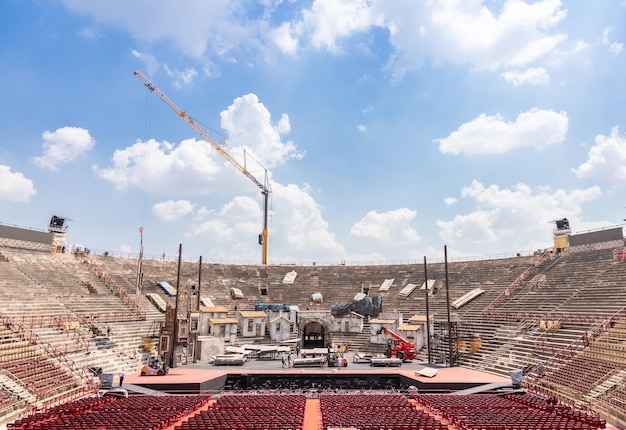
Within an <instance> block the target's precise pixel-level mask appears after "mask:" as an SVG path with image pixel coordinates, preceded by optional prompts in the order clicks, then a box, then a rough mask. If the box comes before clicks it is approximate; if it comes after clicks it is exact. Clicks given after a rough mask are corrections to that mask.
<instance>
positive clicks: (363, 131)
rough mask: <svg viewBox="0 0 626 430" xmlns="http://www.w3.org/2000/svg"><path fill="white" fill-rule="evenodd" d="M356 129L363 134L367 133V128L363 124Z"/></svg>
mask: <svg viewBox="0 0 626 430" xmlns="http://www.w3.org/2000/svg"><path fill="white" fill-rule="evenodd" d="M356 129H357V130H358V131H360V132H361V133H365V132H366V131H367V126H366V125H363V124H359V125H357V126H356Z"/></svg>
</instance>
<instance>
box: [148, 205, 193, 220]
mask: <svg viewBox="0 0 626 430" xmlns="http://www.w3.org/2000/svg"><path fill="white" fill-rule="evenodd" d="M193 208H194V205H193V204H192V203H191V202H190V201H188V200H177V201H174V200H168V201H165V202H159V203H156V204H155V205H153V206H152V213H153V214H154V216H156V217H157V218H158V219H160V220H163V221H176V220H178V219H180V218H182V217H184V216H185V215H187V214H189V213H191V212H192V211H193Z"/></svg>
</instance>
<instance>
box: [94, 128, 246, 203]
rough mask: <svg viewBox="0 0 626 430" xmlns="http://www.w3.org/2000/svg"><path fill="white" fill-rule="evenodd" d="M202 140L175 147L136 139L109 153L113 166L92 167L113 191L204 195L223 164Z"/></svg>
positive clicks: (219, 172) (213, 184) (167, 143)
mask: <svg viewBox="0 0 626 430" xmlns="http://www.w3.org/2000/svg"><path fill="white" fill-rule="evenodd" d="M216 157H219V155H218V154H217V153H216V151H215V150H214V149H213V148H212V147H211V146H210V145H209V144H208V143H207V142H205V141H203V140H195V139H188V140H183V141H182V142H181V143H180V145H178V146H177V147H175V146H174V145H172V144H170V143H169V142H162V143H161V142H157V141H155V140H154V139H150V140H148V141H147V142H142V141H140V140H138V141H137V142H136V143H135V144H134V145H132V146H129V147H127V148H124V149H118V150H116V151H115V152H114V153H113V158H112V162H113V166H112V167H110V168H103V169H101V168H99V167H98V166H97V165H94V166H93V168H92V169H93V171H94V173H95V174H96V175H98V176H99V177H101V178H102V179H105V180H107V181H109V182H111V183H112V184H114V185H115V186H116V187H117V188H120V189H122V188H126V187H128V186H136V187H138V188H141V189H144V190H146V191H149V192H151V193H155V194H166V195H167V194H177V195H180V194H186V195H190V194H208V193H209V192H210V191H212V190H213V188H215V183H216V181H217V179H218V177H219V175H220V174H222V175H224V173H223V171H224V170H225V169H224V168H223V163H224V162H223V161H222V160H219V161H220V162H222V164H220V163H219V162H218V161H216ZM233 170H234V169H233Z"/></svg>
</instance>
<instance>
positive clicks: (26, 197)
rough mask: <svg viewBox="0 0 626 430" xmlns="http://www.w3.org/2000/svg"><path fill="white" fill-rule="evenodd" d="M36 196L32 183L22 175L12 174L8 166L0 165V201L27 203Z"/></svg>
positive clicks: (18, 173)
mask: <svg viewBox="0 0 626 430" xmlns="http://www.w3.org/2000/svg"><path fill="white" fill-rule="evenodd" d="M36 194H37V190H36V189H35V186H34V185H33V181H31V180H30V179H28V178H26V177H24V174H23V173H20V172H12V171H11V168H10V167H9V166H5V165H3V164H0V200H6V201H9V202H15V203H28V202H30V199H31V198H32V197H34V196H35V195H36Z"/></svg>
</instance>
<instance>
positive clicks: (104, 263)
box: [0, 228, 626, 430]
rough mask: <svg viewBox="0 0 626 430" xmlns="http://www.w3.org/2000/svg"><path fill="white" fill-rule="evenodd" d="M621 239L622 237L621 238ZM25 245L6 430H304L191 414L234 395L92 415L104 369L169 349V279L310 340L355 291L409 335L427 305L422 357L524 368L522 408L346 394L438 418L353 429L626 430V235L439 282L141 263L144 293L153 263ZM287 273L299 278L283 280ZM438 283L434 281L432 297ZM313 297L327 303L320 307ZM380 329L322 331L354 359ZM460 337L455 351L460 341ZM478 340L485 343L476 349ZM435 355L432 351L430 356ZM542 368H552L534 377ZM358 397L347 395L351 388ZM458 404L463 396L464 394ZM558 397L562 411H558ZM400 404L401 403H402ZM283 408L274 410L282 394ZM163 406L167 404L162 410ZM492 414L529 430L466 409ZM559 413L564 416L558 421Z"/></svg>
mask: <svg viewBox="0 0 626 430" xmlns="http://www.w3.org/2000/svg"><path fill="white" fill-rule="evenodd" d="M619 230H620V232H621V228H619ZM22 245H25V244H23V243H22V244H16V243H14V242H11V243H9V244H7V243H4V245H3V246H2V247H0V274H1V276H0V299H1V300H0V318H1V319H2V322H1V324H0V423H4V424H3V426H4V427H5V428H15V429H17V428H42V429H43V428H66V429H67V428H172V429H174V428H176V429H193V428H197V429H203V428H204V429H211V428H241V429H244V428H254V429H256V428H259V429H306V426H304V425H303V424H302V418H299V419H300V421H298V419H296V421H295V422H293V420H291V419H290V420H289V423H287V420H286V419H284V418H276V419H275V421H276V422H274V423H272V422H271V421H268V422H266V423H264V424H263V425H260V424H259V421H258V420H257V421H256V423H251V424H241V423H237V424H235V421H232V420H233V418H232V417H231V418H229V424H223V425H222V426H221V427H220V425H221V424H218V421H220V419H219V418H213V421H211V424H207V423H208V422H209V421H210V420H209V421H207V420H208V419H207V420H205V422H204V424H202V425H201V424H198V420H195V421H194V420H192V419H190V418H189V417H191V416H195V415H194V414H196V412H194V411H200V410H203V411H206V410H209V411H212V410H213V409H212V408H215V410H214V411H213V412H216V411H217V410H221V411H222V413H223V411H226V410H229V411H230V410H232V409H233V408H236V407H235V406H227V405H226V404H224V402H226V400H225V399H226V398H227V396H225V397H219V395H218V394H216V393H213V394H206V393H198V395H196V396H172V397H176V400H172V401H171V402H170V403H168V404H171V405H173V404H174V403H176V405H178V403H180V405H181V406H180V407H179V408H178V406H176V407H174V406H172V407H171V411H170V412H171V413H170V415H167V416H166V417H165V418H162V419H160V421H159V420H157V422H150V423H146V424H133V425H130V424H125V423H124V422H123V421H120V422H118V421H115V420H114V419H113V418H111V417H110V416H109V418H107V419H108V420H109V421H108V422H109V424H92V423H96V422H97V420H96V414H95V411H96V410H99V409H98V408H104V407H105V404H109V403H111V402H112V401H114V400H115V399H111V398H100V397H98V396H96V393H97V392H98V389H99V388H100V387H99V384H100V379H99V377H98V375H96V374H94V372H93V369H102V370H104V372H105V373H113V374H117V373H118V372H119V371H120V370H122V369H123V370H125V372H126V373H133V372H139V371H140V369H141V367H142V365H143V363H144V362H145V360H146V359H147V358H148V357H149V356H154V355H155V354H158V353H159V352H160V348H162V345H159V341H160V335H161V334H162V333H163V328H164V327H165V326H167V321H166V320H167V312H162V310H160V309H159V308H158V307H157V306H156V305H155V302H154V301H150V300H148V298H147V297H148V295H153V297H154V295H156V296H158V297H159V298H160V300H162V302H164V303H165V304H166V305H167V308H168V309H173V308H175V307H176V306H177V303H176V302H177V301H178V300H179V299H180V297H179V295H174V296H172V295H169V294H167V292H166V291H164V289H163V288H162V286H161V285H160V283H162V282H163V281H166V282H168V283H169V284H170V285H178V286H179V289H181V290H184V289H185V288H187V290H186V291H188V292H190V291H192V290H193V289H194V288H195V286H196V285H198V286H199V288H198V290H199V292H200V296H201V298H202V299H205V301H203V302H204V303H210V305H208V306H203V307H200V308H199V309H196V310H197V311H198V312H199V313H201V312H203V311H206V312H210V311H211V309H212V308H216V309H217V308H219V309H223V310H224V313H225V315H223V317H224V318H227V319H229V321H235V322H237V321H241V315H242V313H245V312H249V311H255V310H256V309H257V308H258V304H259V303H261V304H289V305H292V306H294V307H295V308H294V309H297V310H298V312H297V315H296V320H295V321H294V324H293V326H292V327H291V328H290V331H291V333H290V334H291V337H293V338H296V339H300V340H303V339H304V336H305V327H306V325H307V324H308V323H310V321H313V320H315V321H324V318H332V314H331V305H333V304H345V303H351V302H354V300H355V296H356V295H360V297H361V298H362V297H365V298H367V297H375V296H378V295H380V294H382V295H383V302H382V306H383V314H384V315H385V317H386V318H392V319H393V320H394V321H396V322H397V323H398V324H397V326H396V328H397V327H398V326H401V324H402V322H403V321H405V322H406V321H409V320H410V319H411V318H415V317H416V316H420V315H421V316H424V315H426V307H427V306H428V309H429V312H428V314H429V315H428V318H427V320H430V323H431V324H432V326H431V331H430V334H431V339H430V340H431V341H432V345H431V342H428V343H424V344H423V345H421V344H420V346H421V349H420V350H419V351H418V358H417V361H419V362H424V363H430V362H432V363H433V364H434V365H438V366H440V367H446V366H450V365H452V366H455V367H460V368H468V369H475V370H479V371H481V372H486V373H489V374H494V375H500V376H504V377H509V375H510V372H511V371H515V370H520V369H521V370H522V371H523V373H524V378H523V382H522V386H521V388H522V389H523V391H524V394H523V395H520V396H517V397H516V398H515V405H517V406H510V405H509V404H508V403H507V404H506V405H502V406H496V405H497V404H499V402H500V401H503V402H504V401H505V397H506V398H507V399H508V397H511V396H503V395H498V396H496V397H493V398H488V397H485V396H488V395H489V394H481V395H475V396H458V397H456V399H455V403H454V404H452V405H451V404H450V403H449V401H448V400H445V399H443V398H438V397H437V396H435V397H429V395H427V394H423V395H422V394H419V393H407V392H404V393H402V394H399V393H397V392H394V393H385V394H380V399H379V401H378V403H373V404H370V405H369V406H367V407H366V406H350V405H351V400H350V399H351V397H348V398H341V404H342V405H344V406H342V409H343V408H345V409H346V412H347V411H348V410H351V412H352V413H356V415H357V416H363V414H365V412H364V411H365V410H368V408H369V409H372V408H373V409H377V408H378V410H379V413H382V412H380V411H383V410H390V411H391V412H390V414H393V415H394V416H396V418H395V419H397V416H398V415H399V414H400V415H402V414H405V412H402V413H400V412H398V411H399V410H401V411H405V410H406V408H407V405H408V408H409V409H410V410H411V411H414V410H419V411H421V412H420V413H422V414H426V413H428V417H430V418H432V420H431V421H432V422H431V421H428V424H423V423H421V421H415V418H414V421H412V424H409V421H404V422H402V423H397V424H392V421H393V420H392V418H388V422H387V423H386V424H384V425H383V424H372V423H373V421H372V419H370V420H369V422H367V423H363V422H360V423H356V418H354V419H353V420H354V421H355V422H354V423H353V424H354V425H352V427H349V426H348V425H347V424H350V423H349V422H347V421H349V419H347V418H345V420H346V421H344V424H343V425H342V428H359V429H374V428H375V429H376V430H379V429H383V428H384V429H410V428H444V427H445V428H448V429H460V428H494V429H495V428H519V429H522V428H604V427H605V426H611V425H613V426H615V427H616V428H624V427H625V426H626V415H625V412H624V411H625V410H626V388H625V385H624V380H625V378H626V265H625V264H626V263H624V261H623V260H624V257H625V256H626V248H625V246H624V240H623V237H622V239H621V241H615V240H612V241H602V240H599V241H598V242H595V243H587V244H586V245H585V246H581V247H579V248H575V247H569V248H565V249H559V250H557V251H555V250H550V251H546V252H541V253H533V254H532V255H519V256H514V257H510V258H498V259H489V260H479V259H477V260H474V261H462V262H457V261H452V262H446V263H443V262H442V263H429V264H428V266H427V268H426V269H427V278H428V279H426V277H425V272H426V271H425V267H424V265H423V264H419V263H416V264H401V265H400V264H399V265H394V264H389V265H368V266H352V265H332V266H324V265H310V266H296V265H267V266H261V265H234V264H215V263H203V264H202V265H201V266H200V265H199V264H198V263H197V262H178V261H167V260H160V259H159V260H147V259H143V260H142V261H141V273H142V280H141V292H140V294H137V279H138V267H139V263H140V262H139V261H138V260H137V259H136V258H120V257H113V256H109V255H94V254H93V253H92V254H86V253H83V252H81V253H51V252H50V250H45V249H43V250H42V249H35V247H32V246H22ZM26 245H27V244H26ZM290 274H291V275H290ZM289 276H291V278H290V281H289V282H285V279H286V277H289ZM431 280H432V281H433V284H432V285H433V287H432V288H426V287H427V286H429V285H430V283H429V282H430V281H431ZM390 281H391V282H390ZM427 281H428V282H427ZM407 286H412V287H414V288H407ZM190 288H191V289H190ZM478 289H479V291H480V294H477V295H473V296H472V298H471V300H469V301H466V302H463V303H460V302H456V303H457V306H455V307H453V308H452V309H451V307H450V306H449V303H452V302H455V301H457V300H459V299H461V298H463V297H468V296H467V294H469V293H472V292H474V291H477V290H478ZM233 292H236V293H237V295H235V294H233ZM316 295H319V296H321V297H323V300H317V299H316ZM320 315H322V317H320ZM374 322H375V321H374V319H368V318H365V319H364V320H363V324H362V326H360V328H361V330H360V331H359V332H355V331H354V330H342V329H332V327H331V326H330V325H326V326H324V324H322V326H323V327H322V328H323V329H324V332H325V333H324V335H325V338H324V341H323V342H324V344H332V345H335V344H339V345H349V350H350V351H363V350H366V349H368V348H371V347H372V339H373V337H375V336H373V334H372V331H371V325H373V324H374ZM203 327H204V326H201V328H200V331H202V330H204V328H203ZM452 327H454V331H452ZM238 330H241V326H239V327H238ZM453 333H454V342H450V338H451V336H452V334H453ZM239 335H241V333H239ZM198 336H203V337H204V338H205V340H207V339H210V338H212V337H213V338H219V337H220V335H219V333H217V334H216V333H214V334H213V336H212V335H211V333H199V334H198ZM438 336H440V338H439V341H442V339H444V338H447V339H448V342H444V343H443V344H441V343H437V337H438ZM476 339H479V343H478V344H472V341H473V340H476ZM444 340H445V339H444ZM227 343H228V344H229V345H232V346H238V345H243V344H245V343H255V344H259V345H263V344H268V345H270V344H274V343H276V342H275V340H272V339H271V336H270V333H269V330H268V329H266V330H264V332H263V333H257V334H256V336H255V337H253V338H243V337H241V336H238V334H237V333H232V334H231V337H230V339H228V340H227ZM209 344H211V345H213V346H214V347H215V345H218V346H219V345H224V339H223V336H222V338H221V339H220V342H210V341H209ZM427 345H431V348H430V350H429V348H428V346H427ZM219 352H223V351H219ZM192 355H193V357H185V358H184V359H181V362H180V363H178V364H177V365H178V366H180V367H185V366H186V365H187V363H190V364H191V363H192V362H193V363H194V364H195V365H197V364H198V363H203V362H205V361H206V360H207V357H205V356H204V355H203V352H202V350H200V349H198V351H196V352H193V353H192ZM538 363H540V366H541V369H537V365H538ZM205 364H206V366H209V367H210V366H211V365H210V364H208V363H205ZM538 370H540V371H538ZM257 394H258V393H257ZM318 394H319V393H318ZM332 394H335V395H341V393H332ZM245 395H248V396H252V394H245ZM280 395H281V396H296V397H297V398H296V399H294V400H293V402H294V405H295V406H293V407H291V406H290V408H291V409H289V411H291V412H289V411H288V414H291V415H293V416H300V415H299V414H300V413H301V412H302V411H303V410H304V409H303V408H304V406H302V405H303V403H302V399H301V398H300V397H304V398H306V396H305V395H304V394H301V393H300V394H298V393H281V394H280ZM330 395H331V393H328V396H330ZM212 396H213V397H212ZM268 396H270V397H271V394H269V393H263V395H259V396H258V397H260V398H267V397H268ZM346 396H349V394H348V393H344V397H346ZM481 396H482V397H481ZM133 397H135V396H130V397H129V398H133ZM140 397H141V398H142V400H139V398H140ZM145 397H146V396H136V400H135V401H136V402H137V403H136V404H134V406H131V408H136V409H137V410H139V411H142V412H134V413H133V414H132V415H134V416H137V415H143V414H145V415H151V414H153V412H152V411H153V409H154V408H155V406H154V405H157V404H159V403H158V401H159V400H158V397H159V396H152V397H153V401H148V403H141V402H145V401H146V400H145ZM442 397H445V398H446V399H447V398H450V396H442ZM460 397H465V398H466V399H463V400H462V401H461V400H458V399H459V398H460ZM359 398H360V400H359V401H358V402H357V403H359V402H360V403H359V404H366V403H367V402H369V401H370V400H369V399H370V398H369V397H367V399H366V400H364V396H359ZM398 398H401V399H403V400H398ZM546 398H549V399H550V400H551V401H552V400H553V401H554V402H555V403H557V406H554V405H546V402H545V399H546ZM104 399H106V401H105V400H104ZM289 399H291V397H289ZM407 399H408V400H407ZM495 399H497V400H495ZM283 400H285V401H286V402H287V403H289V404H290V402H291V400H288V401H287V397H281V400H280V402H283ZM316 400H317V401H318V402H319V403H318V405H319V406H318V411H319V412H318V413H319V414H320V416H321V417H322V418H320V419H319V421H318V422H319V429H322V428H324V429H326V428H331V427H332V426H333V425H334V424H333V423H334V421H332V420H331V419H330V418H328V420H329V421H327V420H326V419H325V418H324V416H326V417H330V416H331V412H330V411H331V410H334V409H336V407H334V406H332V405H333V401H337V399H335V400H331V399H330V398H328V399H325V398H324V399H323V396H321V395H318V398H317V399H316ZM116 401H122V400H121V399H120V400H116ZM246 401H247V402H249V403H247V404H248V406H247V407H250V408H251V410H252V409H254V407H252V406H249V405H251V404H252V403H254V402H255V401H256V400H254V399H251V398H247V400H246ZM507 401H508V402H509V403H511V402H512V400H507ZM214 402H216V403H214ZM381 402H382V403H381ZM396 402H400V403H401V406H392V405H395V404H396ZM485 402H486V404H487V406H485ZM273 404H274V405H276V400H274V401H273ZM159 405H160V404H159ZM213 405H214V406H213ZM220 405H221V406H220ZM416 405H417V406H416ZM156 408H157V409H159V410H160V411H163V410H165V409H168V410H169V409H170V408H169V407H164V406H163V405H160V406H158V407H156ZM177 408H178V409H177ZM239 408H242V406H239ZM267 408H268V406H267V405H265V406H258V409H267ZM394 408H395V409H394ZM494 408H495V410H499V411H500V414H499V415H500V417H502V416H503V415H504V412H502V411H505V410H506V411H507V413H513V412H510V411H516V412H515V413H516V414H518V415H515V417H516V418H515V419H514V420H513V421H515V422H516V424H507V423H504V424H503V423H498V422H497V421H498V418H497V417H494V418H491V421H488V423H487V424H485V423H482V424H479V421H480V420H479V421H475V422H473V421H471V420H470V421H467V420H468V419H469V418H468V412H467V411H468V410H482V411H483V413H482V416H483V417H486V416H487V415H488V413H487V410H489V411H492V409H494ZM498 408H502V409H498ZM270 409H271V408H270ZM353 409H354V410H353ZM133 410H135V409H133ZM255 410H256V409H255ZM325 410H326V411H327V412H326V415H324V414H325V412H324V411H325ZM530 410H532V411H542V412H541V413H539V412H537V414H538V415H541V416H542V418H540V419H541V420H543V421H541V424H540V421H536V422H535V424H525V423H524V420H525V418H520V416H521V415H519V414H522V413H526V414H527V413H530V412H528V411H530ZM181 411H183V412H181ZM298 411H299V412H298ZM100 413H102V414H104V412H100ZM109 413H111V412H109ZM168 413H169V412H168ZM197 413H199V412H197ZM250 413H251V414H252V412H250ZM302 413H303V412H302ZM533 413H535V412H533ZM410 414H413V412H411V413H410ZM410 414H409V415H410ZM555 414H556V415H558V417H559V420H560V421H558V424H555V423H556V422H557V421H554V419H555V418H554V416H556V415H555ZM74 415H76V416H77V417H78V416H83V418H85V417H87V418H86V419H83V421H81V423H80V424H77V422H79V421H80V420H78V418H76V419H77V420H78V421H72V422H73V423H74V424H67V423H66V424H63V422H62V421H63V420H62V418H63V417H65V418H67V417H68V416H74ZM155 415H158V414H155ZM291 415H290V416H291ZM496 415H497V414H496ZM107 416H108V415H107ZM524 416H526V415H524ZM533 416H534V415H533ZM546 417H552V418H550V419H552V421H550V419H548V418H546ZM563 417H567V418H563ZM65 418H63V419H65ZM430 418H429V420H430ZM68 419H69V418H68ZM420 419H421V418H420ZM476 419H477V420H478V418H476ZM533 419H534V418H533ZM538 419H539V418H538ZM464 420H465V421H464ZM529 420H530V418H529ZM563 420H569V421H567V422H566V421H563ZM68 422H69V421H68ZM528 422H529V423H531V422H534V421H528ZM114 423H116V424H114ZM420 423H421V424H420ZM374 426H376V427H374ZM339 427H340V426H339V425H337V428H339Z"/></svg>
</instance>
